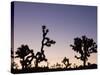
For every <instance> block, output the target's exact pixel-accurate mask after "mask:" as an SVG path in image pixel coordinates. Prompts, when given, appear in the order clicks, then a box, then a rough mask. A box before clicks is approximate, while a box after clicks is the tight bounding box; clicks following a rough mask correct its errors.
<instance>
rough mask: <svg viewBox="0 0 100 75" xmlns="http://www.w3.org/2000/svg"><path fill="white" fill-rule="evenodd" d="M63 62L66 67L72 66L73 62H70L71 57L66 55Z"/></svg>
mask: <svg viewBox="0 0 100 75" xmlns="http://www.w3.org/2000/svg"><path fill="white" fill-rule="evenodd" d="M62 63H63V64H64V65H65V66H66V68H68V67H69V66H71V63H69V59H68V58H66V57H64V59H63V60H62Z"/></svg>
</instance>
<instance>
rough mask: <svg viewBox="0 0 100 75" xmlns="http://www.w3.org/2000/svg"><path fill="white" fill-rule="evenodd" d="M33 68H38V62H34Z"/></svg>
mask: <svg viewBox="0 0 100 75" xmlns="http://www.w3.org/2000/svg"><path fill="white" fill-rule="evenodd" d="M35 67H36V68H38V60H36V62H35Z"/></svg>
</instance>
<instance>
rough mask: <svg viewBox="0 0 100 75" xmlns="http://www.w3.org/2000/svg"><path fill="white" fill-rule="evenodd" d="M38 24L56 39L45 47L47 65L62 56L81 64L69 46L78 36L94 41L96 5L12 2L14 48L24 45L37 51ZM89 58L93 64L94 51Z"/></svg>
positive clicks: (39, 36) (38, 45)
mask: <svg viewBox="0 0 100 75" xmlns="http://www.w3.org/2000/svg"><path fill="white" fill-rule="evenodd" d="M42 25H46V26H47V28H48V29H49V33H48V34H47V36H48V37H50V38H51V39H53V40H55V41H56V44H55V45H52V46H51V47H50V48H48V47H45V54H46V57H47V58H48V61H49V62H50V64H55V63H56V62H59V63H60V62H61V60H62V59H63V58H64V57H65V56H66V57H67V58H69V59H70V60H69V61H70V62H72V63H76V64H81V63H82V62H81V61H80V60H77V59H75V58H74V56H75V54H77V53H76V52H74V51H73V50H72V49H71V47H70V46H69V45H70V44H73V39H74V38H75V37H81V36H82V35H86V36H87V37H90V38H93V39H94V40H95V41H96V42H97V7H95V6H76V5H75V6H74V5H62V4H43V3H27V2H15V9H14V50H17V48H18V47H20V46H21V44H28V45H29V47H30V48H31V49H33V50H34V52H35V53H36V52H37V51H40V47H41V40H42V28H41V27H42ZM91 58H92V59H91ZM89 61H90V62H91V63H96V54H93V55H92V56H91V57H90V59H89Z"/></svg>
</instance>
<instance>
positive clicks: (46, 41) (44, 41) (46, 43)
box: [35, 26, 56, 67]
mask: <svg viewBox="0 0 100 75" xmlns="http://www.w3.org/2000/svg"><path fill="white" fill-rule="evenodd" d="M42 32H43V39H42V42H41V44H42V45H41V52H37V53H36V61H35V67H38V63H40V62H42V61H47V59H46V57H45V54H44V46H47V47H51V44H55V43H56V42H55V41H53V40H50V38H49V37H46V35H47V33H48V32H49V30H48V29H46V26H42Z"/></svg>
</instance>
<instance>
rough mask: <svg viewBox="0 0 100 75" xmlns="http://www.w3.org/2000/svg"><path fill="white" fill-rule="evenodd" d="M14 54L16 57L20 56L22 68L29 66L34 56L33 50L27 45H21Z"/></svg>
mask: <svg viewBox="0 0 100 75" xmlns="http://www.w3.org/2000/svg"><path fill="white" fill-rule="evenodd" d="M16 55H17V56H16V58H20V63H21V65H22V69H25V68H29V66H30V65H31V61H32V60H33V58H35V56H34V53H33V50H30V49H29V47H28V45H21V47H19V48H18V50H17V51H16ZM28 55H29V56H28Z"/></svg>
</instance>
